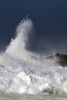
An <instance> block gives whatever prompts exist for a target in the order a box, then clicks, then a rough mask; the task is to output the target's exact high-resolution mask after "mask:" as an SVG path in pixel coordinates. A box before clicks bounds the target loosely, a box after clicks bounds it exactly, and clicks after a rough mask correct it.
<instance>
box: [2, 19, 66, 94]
mask: <svg viewBox="0 0 67 100" xmlns="http://www.w3.org/2000/svg"><path fill="white" fill-rule="evenodd" d="M32 36H33V23H32V21H31V20H30V19H26V20H24V21H21V23H20V24H19V26H18V27H17V33H16V37H15V39H12V40H11V43H10V45H9V46H8V47H7V49H6V51H5V52H4V53H2V54H1V55H0V92H2V93H3V92H4V93H26V94H38V93H47V94H52V93H53V94H64V93H65V94H67V74H66V73H67V68H63V67H62V66H60V65H58V64H57V63H56V62H55V60H48V59H45V55H44V56H42V55H41V56H40V55H38V54H34V53H33V52H30V51H28V50H27V47H28V46H29V38H30V37H32Z"/></svg>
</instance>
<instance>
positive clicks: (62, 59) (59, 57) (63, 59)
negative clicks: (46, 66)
mask: <svg viewBox="0 0 67 100" xmlns="http://www.w3.org/2000/svg"><path fill="white" fill-rule="evenodd" d="M47 58H48V59H55V60H56V61H57V62H58V63H59V64H60V65H61V66H63V67H66V66H67V55H65V54H59V53H56V54H55V55H50V56H48V57H47Z"/></svg>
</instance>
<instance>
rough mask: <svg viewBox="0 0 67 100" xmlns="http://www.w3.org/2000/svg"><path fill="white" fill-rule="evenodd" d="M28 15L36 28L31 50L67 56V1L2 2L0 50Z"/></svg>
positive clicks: (30, 0)
mask: <svg viewBox="0 0 67 100" xmlns="http://www.w3.org/2000/svg"><path fill="white" fill-rule="evenodd" d="M26 15H28V16H29V18H30V19H32V21H33V23H34V27H35V37H34V41H32V46H31V50H33V51H36V52H45V53H52V52H62V53H67V0H0V50H2V49H3V50H5V49H6V46H7V45H8V44H9V43H10V40H11V37H15V29H16V26H17V25H18V23H19V22H20V21H21V20H22V19H23V18H24V17H25V16H26Z"/></svg>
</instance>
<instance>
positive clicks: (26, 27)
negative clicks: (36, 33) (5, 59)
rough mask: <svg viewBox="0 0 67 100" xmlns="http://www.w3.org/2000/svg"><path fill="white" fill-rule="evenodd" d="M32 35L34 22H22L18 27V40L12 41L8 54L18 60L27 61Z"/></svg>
mask: <svg viewBox="0 0 67 100" xmlns="http://www.w3.org/2000/svg"><path fill="white" fill-rule="evenodd" d="M32 35H33V23H32V21H31V20H30V19H26V20H25V19H24V20H22V21H21V22H20V24H19V25H18V27H17V31H16V38H15V39H12V40H11V43H10V45H9V46H8V47H7V50H6V53H8V54H9V55H11V56H13V57H16V58H18V59H19V58H20V59H27V56H28V58H29V51H27V48H28V46H29V37H31V36H32ZM30 54H31V53H30Z"/></svg>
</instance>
